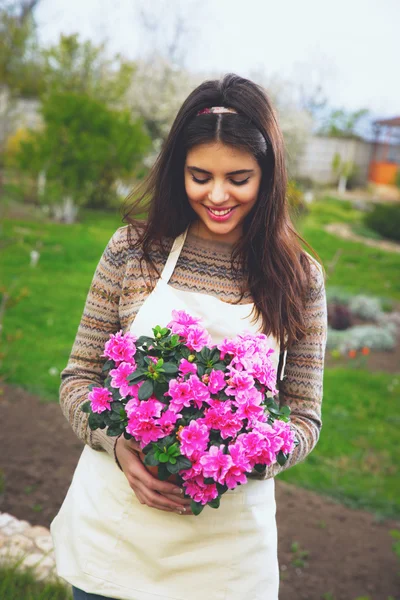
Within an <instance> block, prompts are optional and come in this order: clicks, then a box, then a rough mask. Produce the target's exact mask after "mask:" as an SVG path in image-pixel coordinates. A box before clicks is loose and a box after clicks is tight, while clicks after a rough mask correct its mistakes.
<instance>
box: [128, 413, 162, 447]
mask: <svg viewBox="0 0 400 600" xmlns="http://www.w3.org/2000/svg"><path fill="white" fill-rule="evenodd" d="M126 431H127V432H128V433H130V434H131V435H132V436H133V437H134V438H135V439H136V440H137V441H138V442H139V443H141V445H142V448H144V447H145V446H147V444H150V442H156V441H157V440H159V439H160V438H162V437H164V433H163V431H162V429H161V428H160V427H157V423H156V422H155V421H154V420H149V421H140V420H138V419H137V418H133V417H131V419H129V421H128V425H127V426H126Z"/></svg>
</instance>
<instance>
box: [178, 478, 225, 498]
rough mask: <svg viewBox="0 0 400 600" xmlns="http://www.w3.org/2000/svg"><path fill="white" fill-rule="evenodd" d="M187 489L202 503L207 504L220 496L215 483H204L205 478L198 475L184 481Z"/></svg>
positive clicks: (192, 496)
mask: <svg viewBox="0 0 400 600" xmlns="http://www.w3.org/2000/svg"><path fill="white" fill-rule="evenodd" d="M183 486H184V488H185V491H186V493H187V494H189V496H190V497H191V498H192V499H193V500H194V501H195V502H200V503H201V504H207V502H210V501H211V500H214V499H215V498H216V497H217V496H218V490H217V486H216V485H215V483H204V481H203V478H202V477H201V476H200V477H196V478H195V479H188V480H187V481H185V482H184V483H183Z"/></svg>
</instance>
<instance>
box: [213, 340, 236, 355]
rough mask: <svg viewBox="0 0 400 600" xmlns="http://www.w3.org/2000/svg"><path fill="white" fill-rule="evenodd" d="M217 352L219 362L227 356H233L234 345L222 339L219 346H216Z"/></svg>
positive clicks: (231, 341) (232, 342) (234, 351)
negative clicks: (219, 352) (218, 353)
mask: <svg viewBox="0 0 400 600" xmlns="http://www.w3.org/2000/svg"><path fill="white" fill-rule="evenodd" d="M217 348H218V350H221V360H224V358H225V356H226V355H227V354H232V355H235V353H236V344H235V342H234V341H233V340H228V339H224V340H223V341H222V342H221V343H220V344H217Z"/></svg>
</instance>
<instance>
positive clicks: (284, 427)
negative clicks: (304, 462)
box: [272, 421, 296, 454]
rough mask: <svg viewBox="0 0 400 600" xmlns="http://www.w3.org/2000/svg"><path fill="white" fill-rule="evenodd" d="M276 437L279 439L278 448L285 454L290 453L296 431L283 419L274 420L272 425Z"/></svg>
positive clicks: (293, 446) (292, 448) (293, 445)
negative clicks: (279, 444) (279, 445)
mask: <svg viewBox="0 0 400 600" xmlns="http://www.w3.org/2000/svg"><path fill="white" fill-rule="evenodd" d="M272 427H273V428H274V431H275V433H276V435H277V437H278V438H279V439H280V440H281V443H282V445H281V447H280V450H282V452H284V453H285V454H290V453H291V452H293V450H294V448H295V444H294V442H295V439H296V433H295V431H293V430H292V429H291V427H290V423H285V422H284V421H275V423H274V424H273V426H272Z"/></svg>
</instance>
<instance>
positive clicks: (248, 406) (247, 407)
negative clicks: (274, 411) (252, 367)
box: [234, 388, 266, 428]
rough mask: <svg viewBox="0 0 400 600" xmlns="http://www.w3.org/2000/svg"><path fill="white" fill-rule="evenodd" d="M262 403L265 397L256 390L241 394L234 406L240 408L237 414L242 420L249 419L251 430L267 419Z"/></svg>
mask: <svg viewBox="0 0 400 600" xmlns="http://www.w3.org/2000/svg"><path fill="white" fill-rule="evenodd" d="M262 401H263V395H262V394H261V392H259V391H258V390H256V388H252V389H251V390H248V391H246V392H241V393H240V394H237V396H236V397H235V401H234V404H235V405H236V406H237V407H238V410H237V414H238V415H239V416H240V418H241V419H248V427H249V428H251V427H252V426H253V425H255V424H256V423H258V422H259V421H263V420H265V419H266V417H265V416H264V414H265V413H264V407H263V406H261V403H262Z"/></svg>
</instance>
